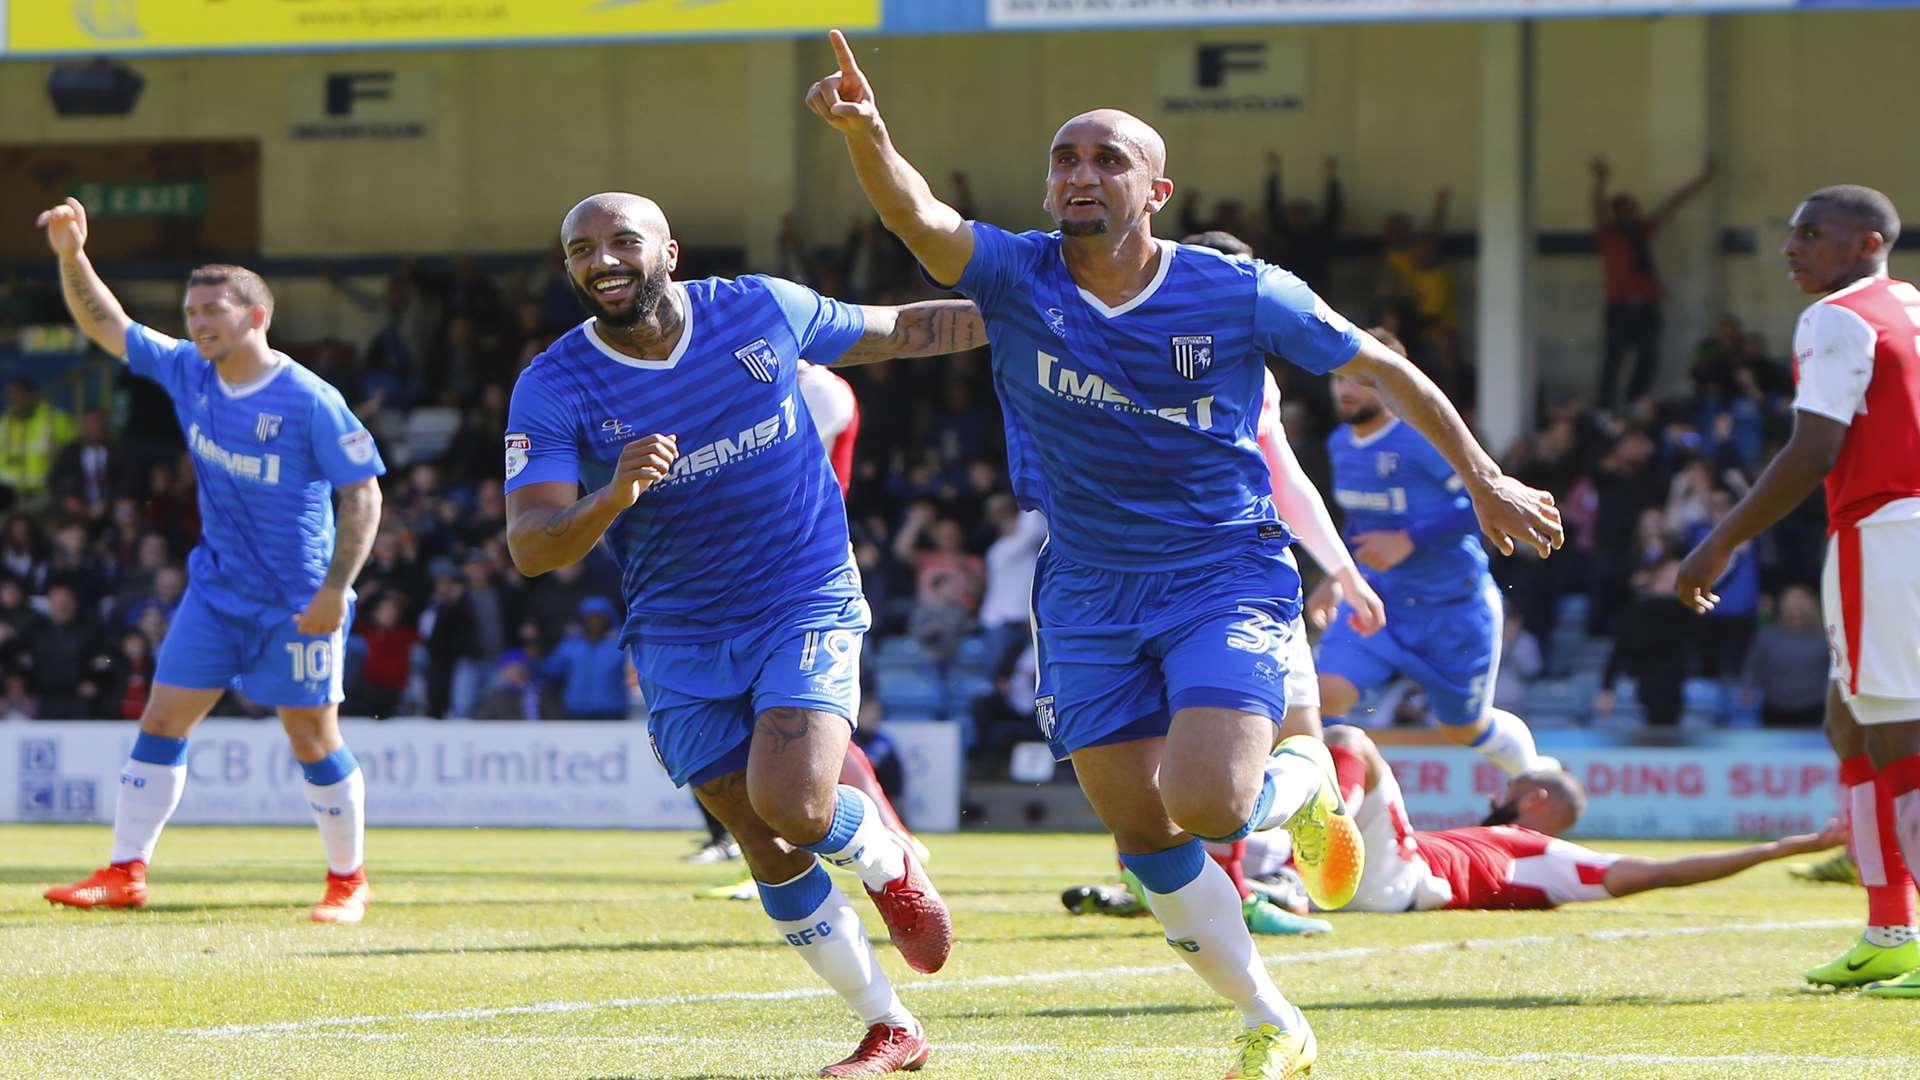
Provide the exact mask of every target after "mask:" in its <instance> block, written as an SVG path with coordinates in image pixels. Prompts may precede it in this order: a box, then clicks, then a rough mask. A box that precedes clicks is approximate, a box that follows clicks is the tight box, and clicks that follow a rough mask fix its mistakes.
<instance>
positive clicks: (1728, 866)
mask: <svg viewBox="0 0 1920 1080" xmlns="http://www.w3.org/2000/svg"><path fill="white" fill-rule="evenodd" d="M1846 842H1847V830H1846V826H1844V825H1842V824H1841V823H1840V822H1839V821H1838V820H1835V821H1830V822H1828V823H1827V827H1826V828H1825V829H1823V830H1821V831H1820V832H1818V833H1808V834H1805V835H1802V836H1787V837H1782V838H1781V839H1779V840H1775V841H1773V842H1771V843H1766V844H1755V845H1753V846H1752V847H1743V848H1735V849H1734V850H1732V851H1714V852H1708V853H1707V854H1705V855H1689V856H1687V857H1685V858H1682V859H1667V860H1661V859H1642V858H1638V857H1632V856H1629V857H1627V858H1623V859H1618V860H1616V861H1615V862H1614V863H1613V865H1611V866H1609V867H1607V876H1606V877H1605V878H1603V879H1602V880H1601V884H1602V885H1603V886H1605V888H1606V890H1607V892H1608V893H1610V894H1612V895H1613V896H1615V897H1621V896H1631V895H1633V894H1634V893H1637V892H1646V891H1647V890H1648V889H1671V888H1677V887H1678V886H1681V885H1699V884H1702V883H1704V882H1708V881H1719V880H1720V879H1721V878H1724V877H1732V876H1733V875H1735V874H1737V873H1739V872H1740V871H1742V870H1745V869H1747V868H1748V867H1752V866H1758V865H1760V864H1761V863H1763V862H1772V861H1773V860H1775V859H1789V858H1793V857H1794V856H1796V855H1806V854H1808V853H1810V852H1815V851H1825V850H1826V849H1827V848H1831V847H1838V846H1840V845H1841V844H1844V843H1846Z"/></svg>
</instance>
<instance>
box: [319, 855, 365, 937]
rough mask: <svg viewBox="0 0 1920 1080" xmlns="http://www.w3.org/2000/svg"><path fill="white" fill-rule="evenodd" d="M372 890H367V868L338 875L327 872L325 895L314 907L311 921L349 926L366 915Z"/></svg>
mask: <svg viewBox="0 0 1920 1080" xmlns="http://www.w3.org/2000/svg"><path fill="white" fill-rule="evenodd" d="M371 899H373V890H372V889H369V888H367V868H366V867H364V866H363V867H361V868H360V869H358V870H355V871H354V872H353V873H351V874H346V875H340V874H336V873H334V872H333V871H331V870H329V871H327V895H326V896H324V897H322V898H321V900H320V902H319V903H318V904H316V905H314V908H313V916H312V918H313V921H314V922H317V923H335V924H338V925H341V926H351V925H353V924H354V923H357V922H359V921H360V920H361V919H362V918H364V917H365V916H366V914H367V901H369V900H371Z"/></svg>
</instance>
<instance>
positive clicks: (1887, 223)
mask: <svg viewBox="0 0 1920 1080" xmlns="http://www.w3.org/2000/svg"><path fill="white" fill-rule="evenodd" d="M1806 201H1807V202H1810V203H1811V202H1818V203H1825V204H1827V205H1828V206H1831V207H1833V208H1834V209H1836V210H1839V211H1840V212H1841V213H1843V214H1845V215H1847V217H1849V218H1851V219H1853V223H1854V224H1855V225H1857V226H1859V227H1860V228H1862V229H1870V230H1872V231H1874V232H1877V233H1879V234H1880V239H1881V240H1882V241H1883V242H1884V243H1885V245H1886V248H1887V249H1891V248H1892V247H1893V245H1894V244H1895V243H1897V242H1898V241H1899V239H1900V211H1898V210H1895V209H1894V208H1893V200H1892V199H1889V198H1887V197H1886V195H1884V194H1882V193H1881V192H1879V191H1876V190H1874V189H1873V188H1870V187H1862V186H1860V185H1859V184H1835V185H1833V186H1832V187H1823V188H1821V189H1820V190H1819V191H1816V192H1814V193H1813V194H1811V195H1809V196H1807V199H1806Z"/></svg>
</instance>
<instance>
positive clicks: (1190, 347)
mask: <svg viewBox="0 0 1920 1080" xmlns="http://www.w3.org/2000/svg"><path fill="white" fill-rule="evenodd" d="M1169 340H1170V341H1171V343H1172V345H1173V370H1175V371H1177V372H1179V373H1180V377H1181V378H1183V379H1197V378H1199V377H1200V376H1202V375H1205V374H1206V373H1207V369H1208V368H1210V367H1212V366H1213V335H1212V334H1182V335H1181V336H1179V337H1175V338H1171V339H1169Z"/></svg>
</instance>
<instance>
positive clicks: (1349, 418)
mask: <svg viewBox="0 0 1920 1080" xmlns="http://www.w3.org/2000/svg"><path fill="white" fill-rule="evenodd" d="M1379 416H1380V406H1378V405H1360V406H1357V407H1355V408H1354V409H1352V410H1350V411H1348V412H1343V413H1341V414H1340V422H1341V423H1343V424H1370V423H1372V422H1373V421H1374V420H1375V419H1377V418H1378V417H1379Z"/></svg>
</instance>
